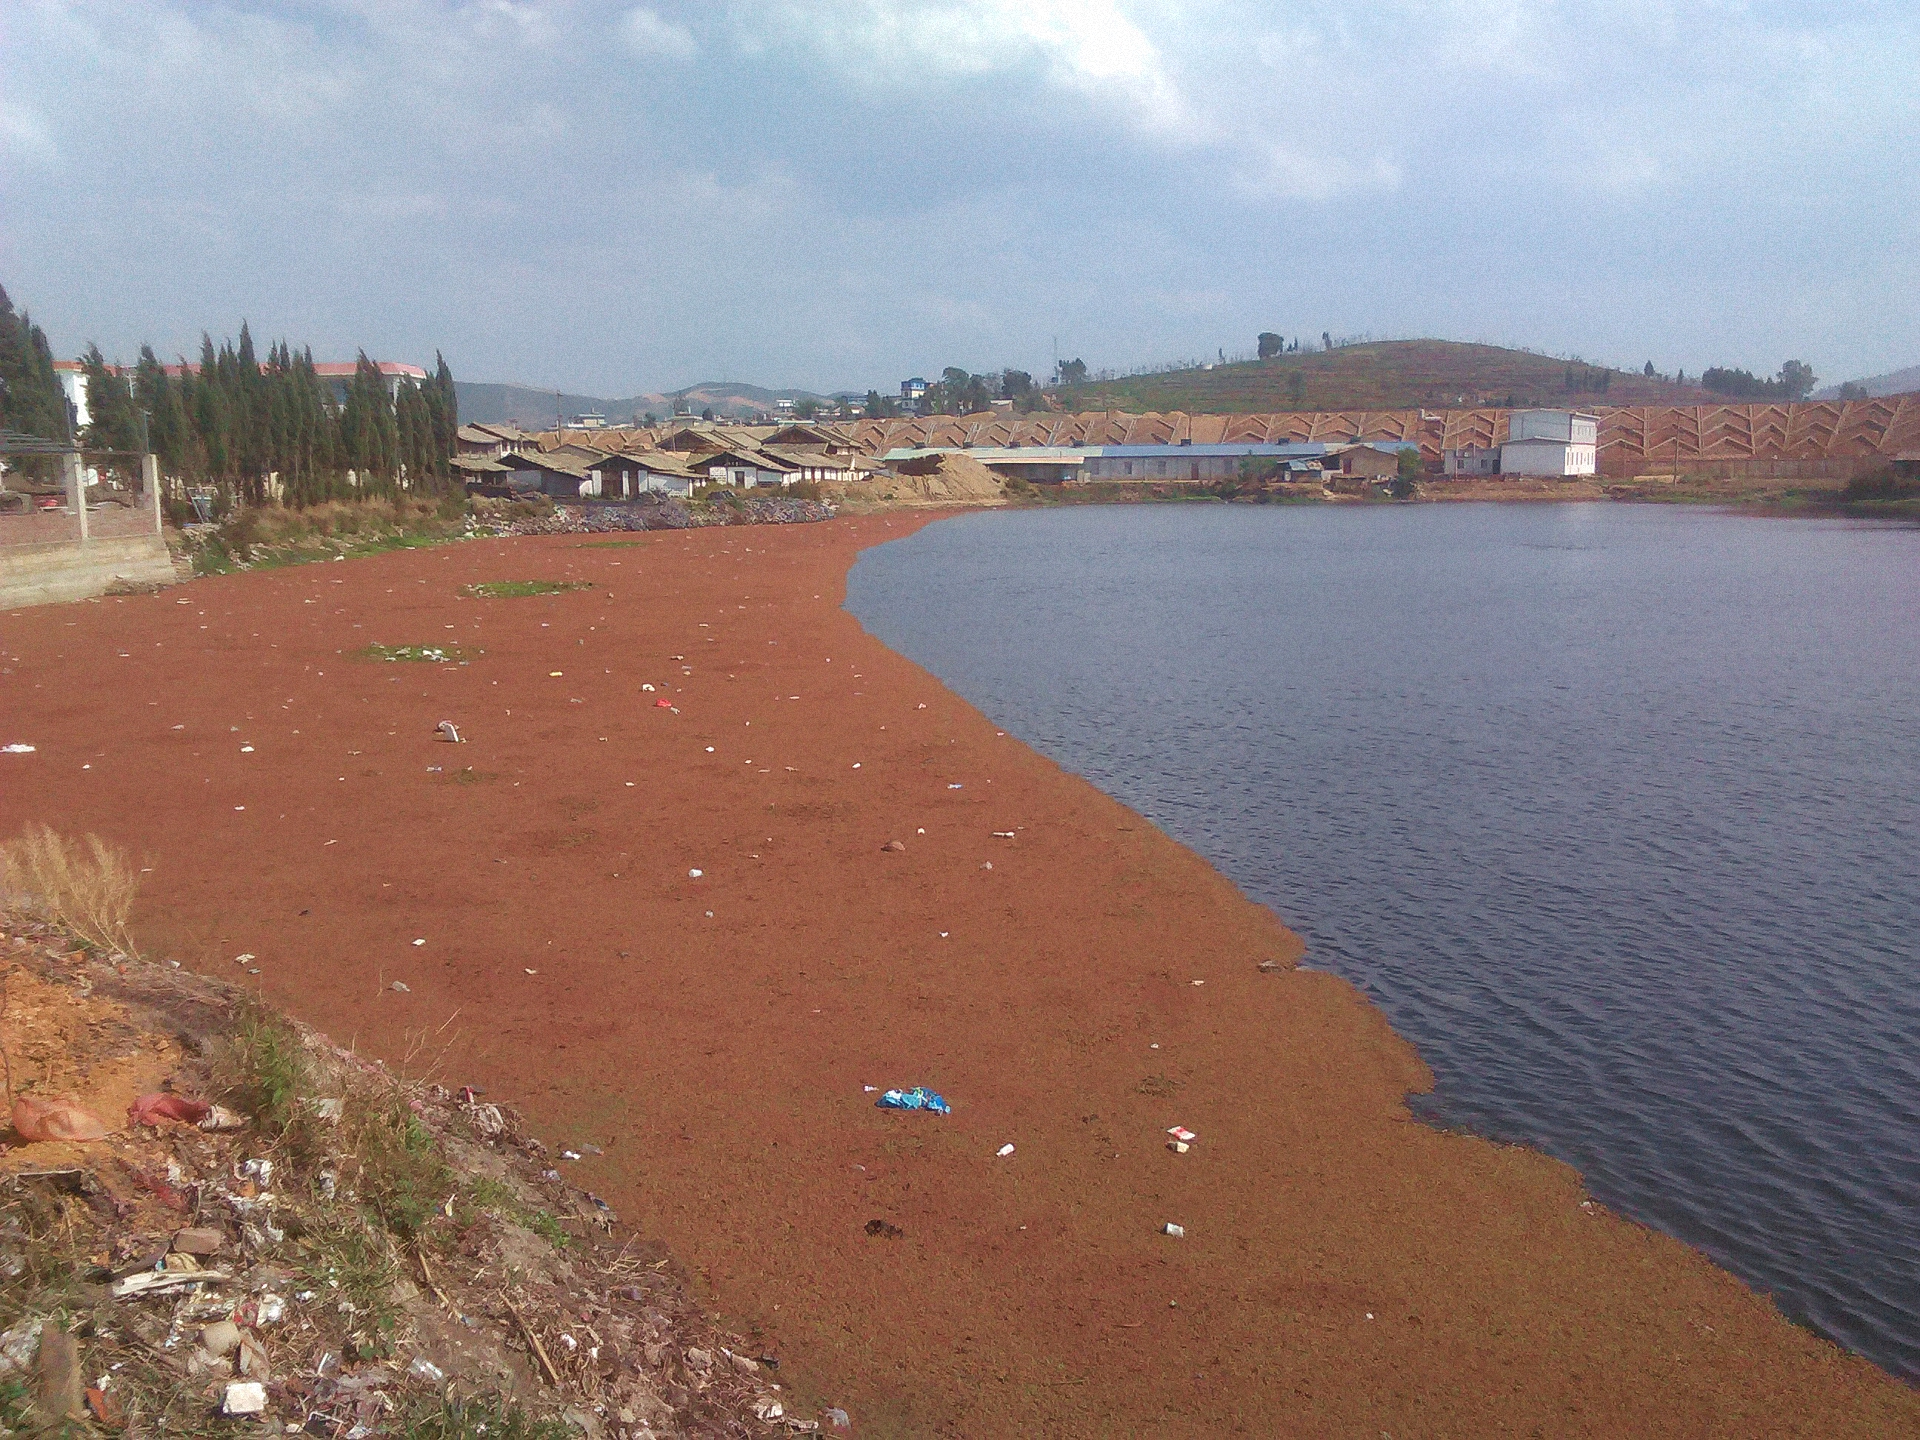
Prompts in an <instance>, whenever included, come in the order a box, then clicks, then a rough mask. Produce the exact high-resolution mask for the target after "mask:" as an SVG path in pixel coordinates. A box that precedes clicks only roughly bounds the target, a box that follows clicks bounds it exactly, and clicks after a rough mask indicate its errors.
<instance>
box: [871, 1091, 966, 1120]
mask: <svg viewBox="0 0 1920 1440" xmlns="http://www.w3.org/2000/svg"><path fill="white" fill-rule="evenodd" d="M873 1103H874V1105H875V1106H876V1107H878V1108H879V1109H881V1110H931V1111H933V1112H934V1114H936V1115H951V1114H952V1113H953V1107H952V1106H951V1105H949V1104H948V1103H947V1102H946V1101H945V1100H944V1099H943V1098H941V1097H940V1096H939V1095H936V1094H934V1092H933V1091H931V1090H929V1089H927V1088H926V1086H924V1085H916V1086H914V1087H913V1089H911V1090H888V1091H887V1092H885V1093H884V1094H883V1095H881V1097H880V1098H879V1099H878V1100H876V1101H874V1102H873Z"/></svg>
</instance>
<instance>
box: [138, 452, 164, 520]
mask: <svg viewBox="0 0 1920 1440" xmlns="http://www.w3.org/2000/svg"><path fill="white" fill-rule="evenodd" d="M140 484H141V486H142V488H144V489H145V490H146V492H147V503H148V504H149V505H151V506H152V507H153V533H154V534H156V535H159V534H163V533H164V527H163V526H162V524H161V515H162V514H163V512H162V510H161V509H160V457H159V456H158V455H142V456H141V457H140Z"/></svg>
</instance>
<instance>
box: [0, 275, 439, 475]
mask: <svg viewBox="0 0 1920 1440" xmlns="http://www.w3.org/2000/svg"><path fill="white" fill-rule="evenodd" d="M435 360H436V365H435V371H434V374H433V375H432V376H430V377H429V378H428V379H427V380H426V381H425V382H424V383H419V382H416V381H414V380H413V379H411V378H408V379H404V380H402V381H401V382H400V384H399V385H398V386H397V387H394V388H390V387H389V384H388V381H387V377H385V376H384V375H382V374H381V373H380V368H379V366H377V365H376V364H374V362H373V361H372V360H370V359H368V358H367V354H366V352H365V351H364V350H363V351H361V352H360V353H359V357H358V360H357V361H356V363H355V366H354V374H353V379H352V380H351V381H350V382H349V383H348V384H347V386H346V391H345V395H344V397H342V398H336V395H335V392H334V387H333V386H332V385H331V384H330V383H329V382H327V381H325V380H322V379H321V378H320V376H319V375H318V373H317V372H316V371H315V369H314V363H313V351H312V349H311V348H307V349H302V350H297V351H296V350H295V349H294V348H293V347H292V346H291V345H290V344H289V343H288V342H286V341H285V340H282V341H280V342H279V343H278V344H276V345H274V346H272V347H270V348H269V349H268V351H267V356H266V360H265V362H264V363H262V361H261V360H260V358H259V356H258V355H257V354H256V353H255V350H254V344H253V333H252V330H251V328H250V327H249V326H248V325H247V324H246V323H245V322H244V321H243V322H242V323H241V326H240V338H239V340H238V341H237V342H235V341H232V340H228V341H225V342H223V343H222V344H221V345H219V346H218V347H216V346H215V345H214V343H213V337H212V336H211V335H202V337H201V341H200V359H199V362H198V363H197V364H193V363H188V362H185V361H183V362H182V363H181V364H179V365H178V366H176V367H175V368H174V371H173V372H172V373H169V371H168V368H167V367H166V366H165V365H163V364H162V363H161V362H160V359H159V357H158V356H157V355H155V354H154V351H153V347H152V346H151V345H143V346H141V347H140V358H139V361H138V363H137V364H135V365H133V366H132V367H127V366H122V365H113V364H109V363H108V361H107V359H106V357H105V356H103V355H102V354H101V353H100V347H99V346H97V345H89V346H88V347H87V353H86V355H85V356H84V357H83V358H82V360H81V362H80V363H81V366H82V368H83V369H84V371H85V373H86V379H87V412H88V414H87V424H86V425H85V427H84V428H83V429H81V431H80V432H79V433H78V434H75V433H74V430H73V414H72V410H71V408H70V407H69V406H68V404H67V400H66V396H65V395H64V394H63V393H62V391H61V389H60V383H59V381H58V379H57V378H56V376H55V373H54V369H53V354H52V350H51V348H50V347H49V346H48V344H47V338H46V335H45V334H44V333H43V332H42V331H41V330H40V328H39V327H38V326H37V325H34V324H33V323H32V321H31V319H30V318H29V317H28V316H27V315H26V314H25V313H24V312H20V313H17V314H16V313H15V311H14V309H13V304H12V302H11V301H10V300H9V299H8V298H7V295H6V292H5V290H4V289H0V425H4V426H5V427H6V428H8V429H11V430H19V431H23V432H25V433H27V434H32V435H39V436H43V437H46V438H48V439H56V440H60V439H69V438H70V439H73V440H77V441H78V442H79V443H80V444H81V445H82V446H84V447H85V448H86V449H88V450H92V451H104V452H113V456H112V457H111V458H109V457H103V459H105V461H106V464H107V467H108V468H110V469H117V470H120V471H122V472H127V471H131V470H132V468H133V458H132V457H133V456H134V455H137V454H139V453H141V452H143V451H151V452H152V453H153V454H154V455H155V456H157V457H158V458H159V462H160V469H161V473H162V474H164V475H166V476H169V477H171V478H173V479H175V480H178V481H181V482H183V483H186V484H192V485H211V486H213V487H215V488H216V489H218V490H220V491H221V492H223V494H224V495H225V496H226V497H227V498H228V499H230V500H236V501H240V502H243V503H246V504H252V505H259V504H263V503H265V502H266V501H267V500H268V499H269V498H270V497H273V496H274V495H275V490H276V482H277V498H279V499H281V500H282V501H284V502H285V503H286V504H288V505H294V506H306V505H315V504H319V503H321V502H323V501H327V500H334V499H347V498H360V497H367V496H382V497H391V496H393V495H394V494H396V493H397V492H398V491H399V489H400V488H401V487H402V486H405V487H407V488H409V489H413V490H416V491H420V490H425V491H433V490H438V489H443V488H445V487H447V486H448V485H450V484H451V476H452V467H451V464H450V462H451V460H452V458H453V455H454V451H455V439H454V432H455V431H456V430H457V429H458V428H459V424H460V415H459V402H458V400H457V399H456V397H455V394H454V386H453V375H452V372H451V371H449V370H448V368H447V362H446V359H445V357H444V356H436V357H435Z"/></svg>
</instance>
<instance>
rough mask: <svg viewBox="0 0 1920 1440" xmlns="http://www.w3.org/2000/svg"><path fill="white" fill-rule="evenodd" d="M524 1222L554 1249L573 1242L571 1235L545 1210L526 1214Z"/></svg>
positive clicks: (564, 1247)
mask: <svg viewBox="0 0 1920 1440" xmlns="http://www.w3.org/2000/svg"><path fill="white" fill-rule="evenodd" d="M525 1223H526V1227H527V1229H529V1230H531V1231H533V1233H534V1234H536V1235H538V1236H539V1237H540V1238H541V1239H542V1240H544V1241H546V1242H547V1243H548V1244H549V1245H551V1246H553V1248H554V1249H556V1250H564V1249H566V1248H567V1247H568V1246H569V1245H571V1244H572V1243H573V1236H571V1235H569V1234H568V1233H567V1231H566V1227H565V1226H563V1225H562V1224H561V1223H560V1222H559V1221H558V1220H556V1219H554V1217H553V1216H552V1215H550V1214H548V1213H547V1212H546V1211H545V1210H535V1211H532V1212H531V1213H530V1214H528V1215H527V1217H526V1221H525Z"/></svg>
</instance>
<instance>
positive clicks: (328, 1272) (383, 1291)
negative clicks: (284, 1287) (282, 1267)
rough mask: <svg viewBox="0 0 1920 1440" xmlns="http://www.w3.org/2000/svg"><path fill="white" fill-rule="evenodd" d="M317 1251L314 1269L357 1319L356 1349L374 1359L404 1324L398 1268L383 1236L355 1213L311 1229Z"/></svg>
mask: <svg viewBox="0 0 1920 1440" xmlns="http://www.w3.org/2000/svg"><path fill="white" fill-rule="evenodd" d="M306 1238H307V1240H308V1242H309V1243H310V1244H311V1245H312V1247H313V1251H314V1263H313V1267H312V1271H313V1274H314V1276H315V1277H316V1278H317V1279H318V1280H319V1281H320V1283H321V1284H323V1285H325V1286H326V1287H327V1289H329V1290H331V1291H333V1292H335V1293H336V1295H337V1303H338V1304H339V1305H340V1306H341V1307H342V1309H343V1311H344V1313H346V1314H347V1315H348V1316H349V1317H350V1318H351V1321H352V1324H353V1335H354V1348H355V1349H356V1350H358V1351H359V1352H360V1358H362V1359H373V1358H375V1357H376V1356H378V1355H383V1354H385V1353H386V1352H387V1351H388V1349H390V1348H391V1345H392V1340H393V1336H394V1334H395V1333H396V1332H397V1331H398V1329H399V1326H400V1316H401V1310H400V1306H399V1305H398V1304H397V1303H396V1302H395V1300H394V1298H393V1296H394V1285H395V1282H396V1281H397V1280H398V1279H399V1278H400V1267H399V1266H398V1265H397V1264H396V1263H395V1262H394V1257H393V1249H392V1246H391V1245H390V1244H389V1243H388V1241H387V1239H386V1237H385V1236H383V1235H381V1234H379V1233H378V1232H377V1231H375V1230H374V1229H373V1228H372V1227H370V1226H368V1225H365V1224H362V1223H360V1221H359V1220H358V1219H357V1218H349V1219H346V1220H345V1221H344V1222H343V1223H340V1224H332V1225H327V1226H324V1227H320V1226H315V1227H313V1228H310V1229H309V1230H308V1231H307V1236H306Z"/></svg>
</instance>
